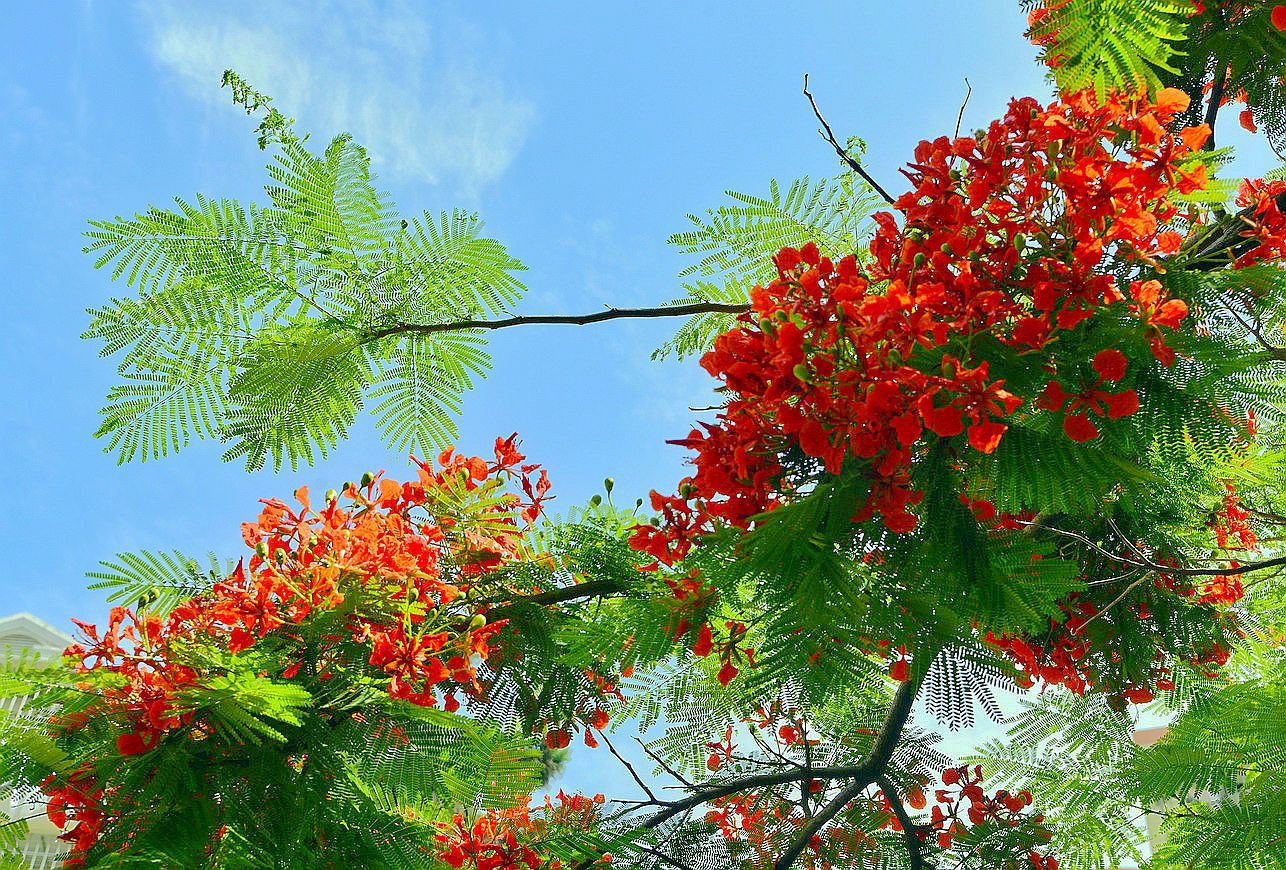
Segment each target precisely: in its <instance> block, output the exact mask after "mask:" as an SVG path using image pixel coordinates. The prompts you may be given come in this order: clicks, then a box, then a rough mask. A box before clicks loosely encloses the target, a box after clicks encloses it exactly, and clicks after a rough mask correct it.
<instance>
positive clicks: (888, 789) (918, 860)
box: [875, 776, 927, 870]
mask: <svg viewBox="0 0 1286 870" xmlns="http://www.w3.org/2000/svg"><path fill="white" fill-rule="evenodd" d="M875 784H876V785H878V786H879V787H880V791H882V792H884V797H885V798H886V799H887V800H888V802H889V806H890V807H892V808H893V816H894V818H896V819H897V820H898V824H899V825H901V826H902V835H903V838H904V839H905V840H906V851H907V855H908V856H909V857H910V859H911V863H910V865H909V866H910V868H911V870H925V868H926V866H927V865H926V864H925V863H924V854H923V852H921V843H920V834H919V832H920V831H921V830H923V827H922V826H921V825H917V824H916V823H915V822H914V821H913V820H912V818H911V815H910V814H909V813H908V812H907V811H906V807H905V806H903V805H902V797H901V796H900V795H899V794H898V792H897V787H896V786H895V785H893V783H892V782H890V781H889V778H888V777H886V776H880V777H876V779H875Z"/></svg>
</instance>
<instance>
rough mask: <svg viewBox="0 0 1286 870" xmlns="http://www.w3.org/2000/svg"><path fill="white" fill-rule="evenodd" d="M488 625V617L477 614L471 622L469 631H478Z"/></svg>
mask: <svg viewBox="0 0 1286 870" xmlns="http://www.w3.org/2000/svg"><path fill="white" fill-rule="evenodd" d="M486 624H487V617H485V616H483V615H482V614H481V613H475V614H474V615H473V619H471V620H469V631H477V630H478V629H480V628H482V627H483V626H484V625H486Z"/></svg>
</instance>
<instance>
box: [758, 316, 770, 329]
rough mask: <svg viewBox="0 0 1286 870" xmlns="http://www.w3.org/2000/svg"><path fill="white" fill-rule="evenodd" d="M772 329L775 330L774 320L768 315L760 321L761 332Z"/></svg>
mask: <svg viewBox="0 0 1286 870" xmlns="http://www.w3.org/2000/svg"><path fill="white" fill-rule="evenodd" d="M772 330H773V325H772V321H771V320H769V319H768V318H767V317H765V318H763V319H762V320H760V321H759V331H760V332H772Z"/></svg>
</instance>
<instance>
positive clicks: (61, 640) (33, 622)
mask: <svg viewBox="0 0 1286 870" xmlns="http://www.w3.org/2000/svg"><path fill="white" fill-rule="evenodd" d="M19 627H22V628H25V629H27V632H26V633H28V634H35V635H36V637H37V639H38V640H40V641H41V642H42V643H44V644H46V645H47V646H49V647H51V648H53V647H64V646H66V645H67V644H69V643H71V642H72V638H71V636H70V635H69V634H67V633H66V632H65V631H59V630H58V629H56V628H54V627H53V626H52V625H50V624H49V623H47V622H45V621H44V620H43V619H41V618H40V617H39V616H36V615H35V614H34V613H27V612H25V611H24V612H22V613H12V614H10V615H8V616H0V644H3V642H4V637H5V635H6V634H8V633H9V632H10V631H11V630H13V629H16V628H19Z"/></svg>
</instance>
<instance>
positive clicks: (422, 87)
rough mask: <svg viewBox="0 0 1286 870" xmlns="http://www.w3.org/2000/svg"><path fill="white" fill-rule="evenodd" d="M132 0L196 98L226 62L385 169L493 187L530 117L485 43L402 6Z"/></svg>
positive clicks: (312, 126)
mask: <svg viewBox="0 0 1286 870" xmlns="http://www.w3.org/2000/svg"><path fill="white" fill-rule="evenodd" d="M140 5H141V9H142V11H143V14H144V16H145V18H146V19H147V21H148V23H149V24H150V26H151V31H152V33H151V36H152V39H151V43H150V48H151V51H152V53H153V55H154V56H155V57H156V59H157V61H158V62H159V63H160V64H161V65H162V66H164V67H167V68H169V69H171V70H172V71H173V72H175V73H176V74H177V75H178V76H179V78H180V79H181V80H182V82H183V83H184V85H185V86H186V87H188V88H189V89H190V90H191V91H192V92H193V93H194V94H195V95H197V96H198V97H199V98H202V99H205V100H208V101H211V102H218V103H220V104H221V105H223V106H227V105H228V103H227V94H226V93H225V92H220V89H219V81H220V77H221V76H222V73H223V70H225V69H229V68H231V69H235V70H236V71H237V72H238V73H240V74H241V75H242V77H243V78H245V79H246V80H247V81H249V82H250V83H251V84H253V85H254V86H255V87H256V88H258V89H259V90H261V91H263V92H265V93H268V94H271V95H272V96H273V99H274V104H275V105H276V106H278V107H279V108H280V109H281V110H282V111H283V112H284V113H286V114H287V115H293V116H294V117H296V118H298V119H299V120H300V126H301V127H303V128H304V129H308V130H315V131H316V134H317V135H325V136H329V135H331V134H333V133H338V132H340V131H347V132H350V133H352V134H353V135H354V136H355V137H356V138H357V140H358V141H359V142H361V143H362V144H363V145H366V146H367V147H368V149H369V151H370V154H371V158H372V160H373V161H374V162H375V164H376V166H377V168H379V169H381V170H382V171H384V172H386V173H389V174H392V175H395V176H401V177H404V178H409V179H415V180H421V181H428V182H433V183H440V182H444V181H450V182H454V183H456V184H459V185H460V186H462V187H465V188H476V187H478V186H480V185H484V184H487V183H490V182H493V181H495V180H496V179H498V178H499V177H500V175H501V174H502V173H503V172H504V171H505V169H506V167H508V166H509V164H510V163H511V162H512V161H513V159H514V157H515V156H516V155H517V153H518V151H519V149H520V148H521V147H522V144H523V141H524V140H525V138H526V136H527V131H528V129H529V128H530V127H531V124H532V121H533V119H534V116H535V111H534V108H533V106H532V105H531V103H530V102H529V101H527V100H525V99H523V98H522V97H521V96H519V95H516V94H515V93H514V92H513V90H512V88H510V87H509V86H507V85H506V83H505V82H504V81H503V80H502V78H501V76H500V72H499V70H498V69H497V68H494V67H492V66H490V65H489V64H488V59H489V57H494V51H495V48H494V44H493V43H491V42H490V41H489V40H485V39H484V37H483V35H482V34H480V33H477V32H475V31H473V30H472V29H470V28H469V27H467V26H465V25H463V24H462V23H458V22H453V23H448V22H445V21H443V22H438V23H436V24H435V25H434V26H430V23H429V21H427V20H426V18H425V16H424V15H423V14H422V12H421V10H419V9H417V8H415V7H413V6H410V5H407V4H406V3H401V2H390V3H376V2H365V3H355V2H348V3H338V2H322V3H308V4H304V3H260V4H255V5H248V4H244V3H227V2H220V3H205V2H203V3H182V4H176V3H161V2H156V0H143V2H142V3H141V4H140ZM484 49H485V50H484Z"/></svg>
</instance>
